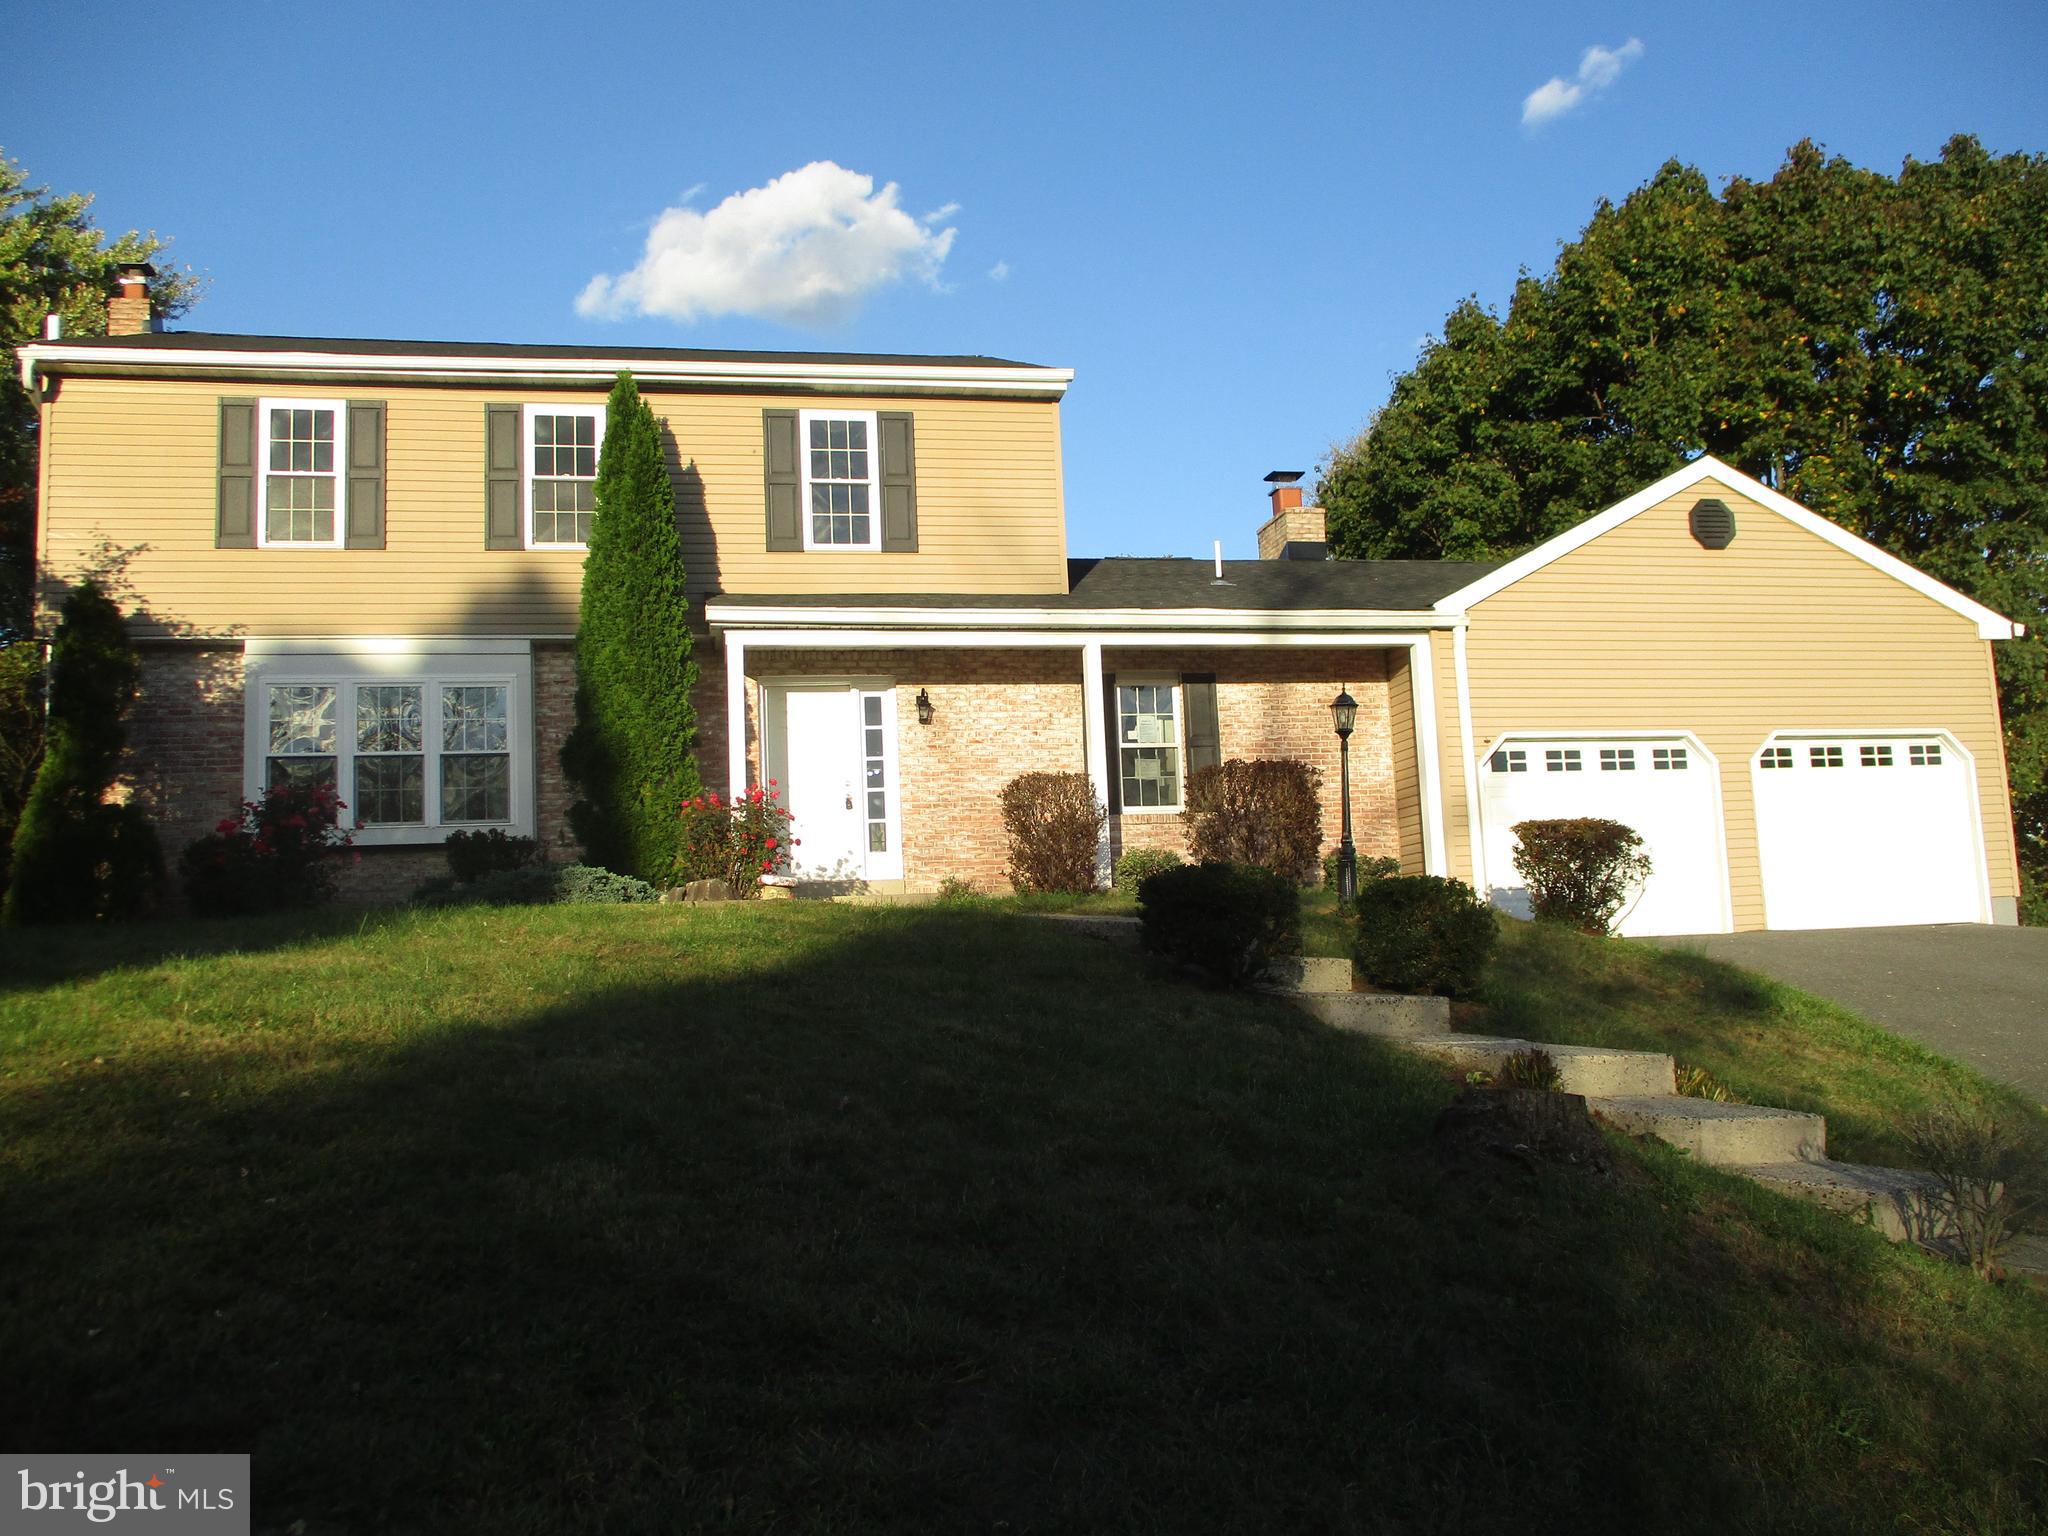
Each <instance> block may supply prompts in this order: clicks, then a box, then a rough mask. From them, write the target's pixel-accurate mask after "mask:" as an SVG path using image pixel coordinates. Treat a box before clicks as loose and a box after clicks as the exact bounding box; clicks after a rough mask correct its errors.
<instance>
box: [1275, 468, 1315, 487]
mask: <svg viewBox="0 0 2048 1536" xmlns="http://www.w3.org/2000/svg"><path fill="white" fill-rule="evenodd" d="M1307 473H1308V471H1307V470H1305V469H1276V470H1274V471H1273V473H1271V474H1270V475H1268V476H1266V484H1268V485H1292V484H1294V482H1295V481H1297V480H1299V479H1300V478H1301V477H1302V476H1303V475H1305V474H1307Z"/></svg>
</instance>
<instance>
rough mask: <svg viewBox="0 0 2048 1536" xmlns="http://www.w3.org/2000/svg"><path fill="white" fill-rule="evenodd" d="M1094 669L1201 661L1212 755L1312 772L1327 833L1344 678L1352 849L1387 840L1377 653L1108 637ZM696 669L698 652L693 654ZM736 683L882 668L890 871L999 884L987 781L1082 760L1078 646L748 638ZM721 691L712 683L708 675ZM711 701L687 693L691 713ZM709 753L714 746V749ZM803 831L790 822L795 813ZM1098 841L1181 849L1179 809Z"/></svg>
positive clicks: (713, 774) (1329, 835)
mask: <svg viewBox="0 0 2048 1536" xmlns="http://www.w3.org/2000/svg"><path fill="white" fill-rule="evenodd" d="M1103 667H1104V670H1105V672H1118V671H1120V672H1124V673H1126V674H1138V673H1149V674H1151V675H1155V676H1160V675H1165V676H1179V675H1181V674H1183V673H1187V672H1198V673H1199V672H1213V673H1215V674H1216V679H1217V687H1216V710H1217V724H1218V729H1219V733H1220V735H1221V740H1222V749H1223V755H1224V756H1225V757H1290V758H1299V759H1302V760H1304V761H1307V762H1309V763H1311V764H1313V765H1314V766H1315V767H1316V768H1318V769H1319V770H1321V772H1322V775H1323V782H1322V791H1321V793H1322V800H1323V832H1324V841H1325V843H1326V845H1327V847H1328V848H1329V849H1331V850H1334V849H1335V848H1336V845H1337V842H1338V839H1339V837H1340V836H1341V817H1340V807H1339V797H1338V748H1337V738H1336V736H1335V734H1334V733H1333V732H1332V731H1331V729H1330V700H1331V699H1332V698H1334V697H1335V696H1336V694H1337V691H1338V689H1339V688H1341V687H1349V688H1350V690H1351V695H1352V697H1353V698H1355V699H1357V700H1358V727H1357V730H1356V731H1355V733H1354V734H1353V736H1352V739H1351V746H1352V749H1351V800H1352V805H1351V822H1352V835H1353V837H1354V838H1355V839H1356V841H1357V844H1358V849H1359V854H1360V856H1361V857H1368V858H1369V857H1373V856H1377V855H1386V856H1397V855H1398V854H1399V852H1400V832H1399V826H1398V821H1397V818H1396V814H1395V800H1394V771H1393V757H1392V746H1391V732H1390V730H1389V722H1388V688H1387V657H1386V654H1385V653H1384V652H1382V651H1376V650H1341V651H1340V650H1329V651H1323V650H1292V649H1288V650H1273V651H1251V650H1215V651H1192V652H1168V651H1148V650H1128V651H1127V650H1113V651H1108V652H1106V653H1105V655H1104V659H1103ZM706 670H707V672H708V670H709V663H708V662H707V663H706ZM747 672H748V680H749V683H750V685H751V684H753V683H756V682H758V681H760V680H762V679H767V680H770V681H773V680H776V679H779V678H798V677H858V676H868V675H872V676H881V677H889V678H893V679H894V680H895V693H896V722H897V743H896V745H897V754H898V758H899V771H900V776H901V779H902V783H901V786H900V795H901V800H900V814H901V817H902V827H903V845H904V883H905V885H906V886H907V887H908V888H909V889H911V890H929V889H932V888H934V887H936V886H937V885H938V883H939V882H940V881H941V880H943V879H945V878H946V877H948V876H953V877H956V878H960V879H967V880H971V881H973V882H974V883H975V884H976V885H978V886H980V887H981V888H982V889H984V890H1005V889H1007V888H1008V885H1009V879H1008V875H1007V873H1006V869H1007V865H1008V862H1009V853H1008V849H1007V847H1006V845H1005V841H1004V837H1003V828H1002V813H1001V810H1000V808H999V806H998V800H997V797H998V796H999V795H1000V793H1001V791H1002V788H1003V786H1004V785H1005V784H1007V783H1009V781H1010V780H1011V779H1013V778H1015V777H1016V776H1017V775H1018V774H1020V773H1025V772H1030V771H1034V770H1042V771H1050V772H1082V771H1085V770H1086V769H1087V766H1088V764H1087V760H1086V753H1085V748H1084V744H1083V739H1082V733H1083V726H1082V719H1081V657H1080V652H1079V649H1078V648H1076V649H1074V650H1066V649H1049V650H1042V651H1041V650H1029V651H1022V650H1011V651H1004V650H993V649H991V650H923V649H919V650H873V651H869V650H860V651H854V650H840V651H808V650H750V651H749V652H748V653H747ZM920 688H924V689H927V690H929V692H930V694H931V698H932V711H933V718H932V723H931V724H930V725H929V726H920V725H918V723H917V704H916V701H917V693H918V690H919V689H920ZM720 691H721V692H722V688H721V690H720ZM714 708H715V709H716V710H717V712H718V714H719V715H720V716H721V717H722V715H723V703H722V701H721V702H720V703H719V704H717V705H711V704H709V703H708V701H707V702H706V703H704V704H700V706H699V712H698V719H699V722H700V726H704V727H707V728H708V722H709V720H710V718H711V712H712V710H713V709H714ZM753 710H754V690H753V688H752V687H751V686H750V687H749V690H748V711H749V720H748V726H747V730H748V752H747V757H748V768H749V772H750V774H751V775H753V776H754V778H755V780H756V781H757V782H758V779H759V776H760V771H761V770H760V743H759V722H758V721H756V720H754V719H753V718H752V715H753ZM719 750H720V752H721V754H722V751H723V748H722V746H721V748H720V749H719ZM698 760H699V762H700V764H703V765H704V771H705V777H706V781H707V783H710V784H712V785H713V786H714V787H722V786H721V785H720V782H719V781H720V779H721V778H722V770H720V769H717V768H715V767H714V766H713V764H714V763H716V762H721V761H722V755H721V757H719V758H713V757H712V756H710V755H709V754H708V753H707V752H700V754H699V759H698ZM796 833H797V835H798V836H799V837H800V836H802V835H803V832H802V829H801V828H797V829H796ZM1110 835H1111V846H1112V848H1113V850H1114V851H1116V852H1118V853H1121V852H1123V851H1124V850H1125V849H1129V848H1141V847H1143V848H1171V849H1173V850H1174V851H1175V852H1177V853H1183V854H1184V853H1186V851H1187V840H1186V836H1185V832H1184V829H1183V826H1182V822H1181V819H1180V816H1179V815H1178V813H1169V814H1164V815H1151V816H1147V815H1127V816H1121V817H1114V818H1112V819H1111V827H1110Z"/></svg>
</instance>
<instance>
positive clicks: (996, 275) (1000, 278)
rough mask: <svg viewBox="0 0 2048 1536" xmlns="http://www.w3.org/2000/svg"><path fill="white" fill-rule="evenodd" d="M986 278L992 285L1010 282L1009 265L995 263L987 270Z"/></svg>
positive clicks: (1001, 262)
mask: <svg viewBox="0 0 2048 1536" xmlns="http://www.w3.org/2000/svg"><path fill="white" fill-rule="evenodd" d="M988 278H989V281H990V282H992V283H1006V282H1008V281H1009V280H1010V264H1009V263H1008V262H1007V261H999V262H997V263H996V264H995V265H994V266H992V267H990V268H989V269H988Z"/></svg>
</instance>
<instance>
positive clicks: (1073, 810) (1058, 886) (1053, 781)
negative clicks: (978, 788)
mask: <svg viewBox="0 0 2048 1536" xmlns="http://www.w3.org/2000/svg"><path fill="white" fill-rule="evenodd" d="M1002 803H1003V833H1004V835H1005V836H1006V837H1007V838H1008V839H1009V843H1010V883H1011V884H1012V885H1014V886H1016V887H1017V889H1018V890H1020V891H1092V890H1094V889H1095V851H1096V849H1097V848H1098V847H1099V846H1100V844H1101V841H1102V827H1103V823H1104V821H1105V820H1107V812H1105V811H1104V810H1103V809H1102V802H1101V801H1099V800H1097V799H1096V798H1095V786H1094V785H1093V784H1091V783H1089V782H1088V775H1087V774H1085V773H1020V774H1018V775H1017V777H1016V778H1014V779H1012V780H1010V782H1009V783H1007V784H1005V785H1004V786H1003V793H1002Z"/></svg>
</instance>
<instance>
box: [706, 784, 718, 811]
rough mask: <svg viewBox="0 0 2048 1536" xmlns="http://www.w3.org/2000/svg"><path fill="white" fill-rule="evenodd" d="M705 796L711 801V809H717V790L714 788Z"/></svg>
mask: <svg viewBox="0 0 2048 1536" xmlns="http://www.w3.org/2000/svg"><path fill="white" fill-rule="evenodd" d="M707 798H708V799H709V800H710V801H711V809H713V810H714V811H715V810H717V809H718V791H717V790H715V789H714V790H713V791H712V792H711V793H710V795H709V796H708V797H707Z"/></svg>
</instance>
